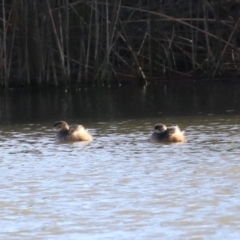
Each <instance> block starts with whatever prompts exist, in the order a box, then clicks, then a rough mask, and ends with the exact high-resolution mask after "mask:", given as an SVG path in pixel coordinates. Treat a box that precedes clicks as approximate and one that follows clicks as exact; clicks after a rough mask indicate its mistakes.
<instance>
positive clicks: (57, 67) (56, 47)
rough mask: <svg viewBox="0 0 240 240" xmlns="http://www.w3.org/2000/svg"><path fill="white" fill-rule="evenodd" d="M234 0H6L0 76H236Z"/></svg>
mask: <svg viewBox="0 0 240 240" xmlns="http://www.w3.org/2000/svg"><path fill="white" fill-rule="evenodd" d="M239 9H240V6H239V3H238V1H237V0H231V1H230V0H219V1H208V0H131V1H129V0H114V1H110V0H89V1H87V0H44V1H19V0H12V1H7V0H2V1H1V13H0V14H1V16H0V24H1V31H0V43H1V44H0V84H1V86H2V87H9V86H18V85H21V84H24V85H25V84H37V83H38V84H46V85H48V84H53V85H55V86H57V85H59V84H60V83H64V84H67V85H69V84H70V83H72V84H73V83H74V84H75V83H79V84H81V83H83V82H84V83H96V84H97V83H103V82H105V81H107V82H108V81H115V82H118V81H119V80H121V79H129V80H131V79H133V78H135V79H138V80H140V81H142V82H143V83H144V82H145V81H150V80H151V79H173V78H174V79H180V78H186V77H193V78H196V77H198V78H199V77H200V78H216V77H231V76H237V74H238V73H239V70H238V69H239V62H240V50H239V45H240V24H239V22H240V18H239V11H240V10H239Z"/></svg>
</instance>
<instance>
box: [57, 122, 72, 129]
mask: <svg viewBox="0 0 240 240" xmlns="http://www.w3.org/2000/svg"><path fill="white" fill-rule="evenodd" d="M54 127H55V128H57V129H59V130H68V129H69V126H68V124H67V123H66V122H65V121H59V122H56V123H55V124H54Z"/></svg>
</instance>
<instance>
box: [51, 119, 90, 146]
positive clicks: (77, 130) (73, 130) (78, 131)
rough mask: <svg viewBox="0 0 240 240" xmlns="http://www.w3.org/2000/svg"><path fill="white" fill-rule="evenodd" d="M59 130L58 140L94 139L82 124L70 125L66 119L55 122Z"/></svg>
mask: <svg viewBox="0 0 240 240" xmlns="http://www.w3.org/2000/svg"><path fill="white" fill-rule="evenodd" d="M54 127H56V128H57V129H58V130H59V131H58V133H57V134H56V140H58V141H72V142H76V141H92V140H93V137H92V135H91V134H90V133H89V132H88V130H87V129H85V128H84V127H83V126H82V125H73V126H70V127H69V125H68V124H67V122H65V121H58V122H56V123H55V124H54Z"/></svg>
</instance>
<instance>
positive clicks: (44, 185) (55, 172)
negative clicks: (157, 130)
mask: <svg viewBox="0 0 240 240" xmlns="http://www.w3.org/2000/svg"><path fill="white" fill-rule="evenodd" d="M228 109H230V108H228ZM228 109H224V110H223V112H224V114H222V115H221V114H212V113H211V112H210V114H209V112H208V113H207V111H206V114H198V113H196V114H195V115H194V116H179V115H178V116H172V115H174V114H168V115H166V116H159V117H155V116H153V117H146V116H145V117H144V116H143V117H142V118H133V117H132V118H131V119H127V118H125V119H124V117H121V119H118V120H114V119H113V120H109V121H98V120H96V121H92V120H89V121H87V120H86V119H85V120H83V121H82V120H81V118H74V119H71V123H83V124H84V125H85V126H86V127H88V128H89V131H90V132H91V133H92V134H93V136H94V141H92V142H90V143H67V144H65V143H63V144H59V143H56V142H55V141H54V135H55V133H56V131H55V129H54V128H53V123H54V122H52V121H47V122H46V121H45V122H41V123H35V121H33V122H34V123H11V122H10V123H9V124H4V125H2V126H0V150H1V155H0V167H1V169H0V171H1V174H0V191H1V198H0V208H1V210H0V238H1V239H10V240H11V239H26V240H28V239H62V240H63V239H64V240H65V239H74V240H75V239H239V238H240V214H239V211H240V201H239V199H240V184H239V181H240V158H239V156H240V149H239V146H240V137H239V136H240V121H239V120H240V119H239V115H238V114H232V109H231V111H227V110H228ZM205 110H206V109H205ZM122 111H123V110H119V112H120V114H122ZM52 118H54V119H55V118H56V119H55V120H56V121H57V120H62V119H60V118H59V116H52ZM103 119H104V117H103ZM65 120H67V119H65ZM15 122H17V120H16V121H15ZM19 122H21V121H20V120H19ZM158 122H163V123H166V124H175V123H178V124H179V126H180V128H181V129H182V130H185V133H186V136H187V138H188V143H186V144H165V145H163V144H156V143H151V142H149V141H148V139H149V136H150V134H151V131H152V128H153V126H154V125H155V124H156V123H158Z"/></svg>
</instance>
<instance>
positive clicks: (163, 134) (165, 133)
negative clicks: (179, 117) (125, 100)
mask: <svg viewBox="0 0 240 240" xmlns="http://www.w3.org/2000/svg"><path fill="white" fill-rule="evenodd" d="M150 140H152V141H154V142H168V143H171V142H172V143H177V142H179V143H180V142H181V143H184V142H187V139H186V137H185V136H184V131H181V130H180V128H179V127H178V126H171V127H166V125H164V124H162V123H158V124H156V125H155V127H154V132H153V133H152V135H151V138H150Z"/></svg>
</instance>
